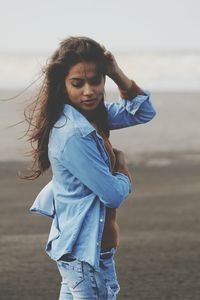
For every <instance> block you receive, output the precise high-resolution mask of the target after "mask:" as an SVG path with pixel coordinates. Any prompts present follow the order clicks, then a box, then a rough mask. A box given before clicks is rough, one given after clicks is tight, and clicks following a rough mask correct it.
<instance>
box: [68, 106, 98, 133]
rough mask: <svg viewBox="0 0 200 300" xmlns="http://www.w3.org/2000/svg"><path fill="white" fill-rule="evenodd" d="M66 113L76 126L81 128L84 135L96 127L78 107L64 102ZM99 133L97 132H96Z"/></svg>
mask: <svg viewBox="0 0 200 300" xmlns="http://www.w3.org/2000/svg"><path fill="white" fill-rule="evenodd" d="M64 114H65V115H66V116H67V117H68V118H69V119H70V120H71V121H72V122H74V125H75V127H78V128H79V129H80V130H81V133H82V135H83V136H87V135H88V134H90V133H91V132H92V131H95V132H96V129H95V128H94V127H93V126H92V124H91V123H90V122H89V121H88V120H87V119H86V117H84V116H83V115H82V114H81V113H80V112H79V111H78V110H77V109H76V108H74V107H73V106H72V105H70V104H64ZM96 133H97V132H96Z"/></svg>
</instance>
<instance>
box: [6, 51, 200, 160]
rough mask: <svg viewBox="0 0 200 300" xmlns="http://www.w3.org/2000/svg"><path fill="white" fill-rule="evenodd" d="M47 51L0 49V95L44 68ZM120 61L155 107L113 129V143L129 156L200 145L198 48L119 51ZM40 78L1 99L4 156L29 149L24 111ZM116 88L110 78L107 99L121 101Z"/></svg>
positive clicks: (13, 157) (18, 156) (13, 156)
mask: <svg viewBox="0 0 200 300" xmlns="http://www.w3.org/2000/svg"><path fill="white" fill-rule="evenodd" d="M48 56H49V55H48V54H44V53H32V54H31V53H26V54H22V53H21V54H11V53H7V54H5V53H4V54H0V63H1V80H0V99H6V98H9V97H13V96H15V95H17V93H19V92H20V91H22V90H23V89H24V88H26V87H27V86H28V85H29V84H30V83H31V82H32V81H34V80H35V79H36V78H37V77H38V76H39V74H40V70H41V67H42V65H44V63H45V62H46V61H47V58H48ZM115 56H116V58H117V61H118V63H119V65H120V66H121V67H122V69H123V70H124V72H125V73H126V74H127V75H128V76H130V78H132V79H134V80H135V81H136V82H137V83H138V84H139V85H140V86H141V87H142V88H143V89H148V90H149V91H151V99H152V102H153V103H154V106H155V108H156V111H157V115H156V117H155V118H154V119H153V120H152V121H151V122H149V123H147V124H144V125H140V126H135V127H131V128H125V129H122V130H115V131H112V132H111V137H110V139H111V142H112V144H113V146H114V147H116V148H119V149H121V150H124V151H125V153H126V154H127V157H128V158H129V159H130V160H138V159H140V158H141V156H143V154H145V153H156V152H163V153H165V152H170V151H175V152H176V151H183V152H188V151H193V152H198V151H199V149H200V136H199V135H200V133H199V120H200V101H199V100H200V99H199V98H200V84H199V83H200V52H198V51H196V52H192V51H189V52H187V51H185V52H184V51H182V52H127V53H117V54H116V55H115ZM39 84H40V81H38V82H36V83H35V84H34V85H33V86H32V87H31V88H30V89H28V90H26V91H25V92H24V93H23V94H22V95H21V96H19V97H17V98H16V99H13V100H10V101H0V141H1V146H0V160H1V161H7V160H26V159H28V158H27V157H26V156H25V154H24V153H25V151H27V150H30V148H29V146H28V144H27V142H26V139H25V138H22V136H23V135H24V134H25V132H26V129H27V124H25V123H21V124H19V125H16V126H14V127H10V126H12V125H14V124H16V123H19V122H21V121H23V119H24V116H23V111H24V108H25V107H26V105H27V104H28V103H30V99H31V95H32V94H33V91H34V89H35V88H37V87H38V86H39ZM118 98H119V95H118V92H117V88H116V86H115V85H114V83H112V81H111V80H107V83H106V100H110V101H117V100H118Z"/></svg>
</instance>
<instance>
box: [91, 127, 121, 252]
mask: <svg viewBox="0 0 200 300" xmlns="http://www.w3.org/2000/svg"><path fill="white" fill-rule="evenodd" d="M91 124H92V125H93V126H94V127H95V128H96V129H97V131H98V133H99V134H100V135H101V136H102V138H103V139H104V145H105V148H106V150H107V152H108V154H109V157H110V161H111V166H112V172H114V171H115V162H116V158H115V154H114V151H113V149H112V145H111V143H110V141H109V139H108V138H107V137H106V135H105V134H104V133H103V132H102V131H101V130H99V129H98V128H97V126H96V124H95V123H94V122H91ZM113 197H114V195H113ZM118 245H119V226H118V224H117V211H116V208H109V207H106V219H105V223H104V230H103V235H102V241H101V248H102V249H108V248H112V247H117V246H118Z"/></svg>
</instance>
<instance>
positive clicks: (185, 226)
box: [0, 94, 200, 300]
mask: <svg viewBox="0 0 200 300" xmlns="http://www.w3.org/2000/svg"><path fill="white" fill-rule="evenodd" d="M154 103H155V106H156V108H157V113H158V115H157V119H155V121H152V123H149V124H147V125H145V126H141V128H140V127H135V128H134V129H132V128H129V129H123V130H122V131H120V133H118V132H119V131H118V132H117V131H116V132H113V134H112V136H111V139H112V142H113V144H115V146H117V145H120V146H121V147H120V148H121V149H124V150H125V151H126V153H127V159H128V163H129V167H130V170H131V173H132V177H133V180H134V193H132V194H131V195H130V196H129V198H128V199H127V200H126V201H125V202H124V203H123V204H122V206H121V207H120V208H119V209H118V224H119V226H120V233H121V234H120V236H121V239H120V246H119V248H118V251H117V253H116V265H117V271H118V277H119V282H120V285H121V291H120V294H119V296H118V298H117V299H119V300H168V299H170V300H189V299H191V300H199V299H200V292H199V291H200V263H199V261H200V258H199V249H200V236H199V229H200V218H199V211H200V201H199V195H200V184H199V180H200V152H199V143H200V142H199V140H200V139H199V138H198V135H199V133H198V130H199V128H198V127H197V124H198V122H199V106H200V104H199V95H198V94H195V95H193V94H191V95H189V94H188V95H184V94H183V95H181V94H173V97H172V94H164V95H159V94H157V95H155V101H154ZM181 103H182V106H181V105H180V104H181ZM9 105H10V104H9ZM4 107H5V106H4ZM10 107H11V108H12V105H10ZM4 111H5V110H4ZM1 114H2V110H1ZM7 116H8V115H7ZM16 119H18V117H16V115H15V114H13V121H15V120H16ZM10 121H11V118H10V119H9V120H8V118H6V116H5V117H4V119H1V124H0V125H1V129H2V128H3V126H4V125H5V124H7V125H8V124H9V123H10ZM15 130H17V129H15ZM11 132H12V135H9V134H8V133H7V137H8V139H7V140H5V139H6V133H5V130H2V131H1V136H0V138H1V142H2V141H5V143H4V142H2V145H1V150H0V152H1V158H2V159H1V160H0V191H1V193H0V211H1V218H0V233H1V239H0V257H1V263H0V299H1V300H33V299H37V300H47V299H48V300H55V299H58V294H59V289H60V276H59V273H58V271H57V268H56V264H55V263H54V262H53V261H52V260H51V259H50V258H49V257H48V256H47V255H46V254H45V252H44V247H45V244H46V240H47V237H48V232H49V227H50V223H51V220H50V219H48V218H45V217H41V216H38V215H35V214H31V213H29V207H30V206H31V204H32V202H33V200H34V197H35V196H36V194H37V193H38V192H39V191H40V189H41V188H42V187H43V186H44V185H45V183H47V182H48V180H49V178H50V176H51V175H50V173H48V174H46V175H45V176H43V177H41V178H40V179H38V180H36V181H34V182H31V181H25V180H20V179H18V178H17V171H18V170H24V169H25V168H26V167H27V166H28V163H27V162H25V161H23V159H20V158H21V157H22V156H20V154H21V153H22V148H21V147H20V146H18V144H17V146H16V143H15V138H16V137H15V134H16V132H15V131H11ZM14 137H15V138H14ZM133 137H134V138H133ZM131 139H132V140H131ZM130 140H131V141H132V142H131V145H130ZM128 142H129V144H128ZM11 150H12V151H11Z"/></svg>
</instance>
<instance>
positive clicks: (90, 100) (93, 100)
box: [81, 99, 96, 103]
mask: <svg viewBox="0 0 200 300" xmlns="http://www.w3.org/2000/svg"><path fill="white" fill-rule="evenodd" d="M81 102H84V103H92V102H96V99H88V100H82V101H81Z"/></svg>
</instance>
